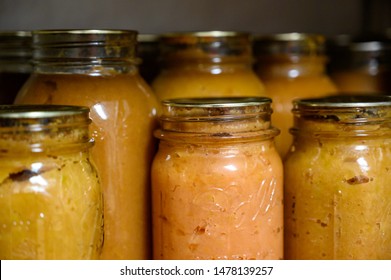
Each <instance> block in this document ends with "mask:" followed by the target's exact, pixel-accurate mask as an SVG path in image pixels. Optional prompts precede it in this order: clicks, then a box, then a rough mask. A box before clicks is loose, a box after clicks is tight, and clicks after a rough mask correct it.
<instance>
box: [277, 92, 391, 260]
mask: <svg viewBox="0 0 391 280" xmlns="http://www.w3.org/2000/svg"><path fill="white" fill-rule="evenodd" d="M293 113H294V115H295V125H294V127H293V128H292V133H293V135H294V143H293V147H292V149H291V151H290V153H289V154H288V155H287V158H286V160H285V162H284V170H285V172H284V182H285V186H284V187H285V189H284V190H285V194H284V203H285V215H284V217H285V240H284V245H285V258H287V259H390V258H391V250H390V247H391V208H390V201H389V199H388V198H389V197H391V186H390V182H391V172H390V170H391V97H388V96H370V95H362V96H353V95H352V96H345V95H341V96H334V97H328V98H319V99H301V100H296V101H295V103H294V108H293Z"/></svg>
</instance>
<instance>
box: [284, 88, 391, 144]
mask: <svg viewBox="0 0 391 280" xmlns="http://www.w3.org/2000/svg"><path fill="white" fill-rule="evenodd" d="M292 112H293V114H294V120H295V122H294V128H292V129H291V132H292V133H293V134H296V133H312V134H317V135H325V136H328V137H338V136H342V135H343V136H370V135H381V134H391V96H380V95H370V94H369V93H368V94H363V95H344V94H342V93H341V94H339V95H337V96H329V97H322V98H314V99H298V100H294V102H293V110H292Z"/></svg>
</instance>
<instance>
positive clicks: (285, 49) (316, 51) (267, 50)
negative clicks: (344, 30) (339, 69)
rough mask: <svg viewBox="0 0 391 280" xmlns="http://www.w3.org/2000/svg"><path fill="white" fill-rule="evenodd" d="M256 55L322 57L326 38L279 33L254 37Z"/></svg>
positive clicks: (314, 35) (296, 33) (319, 35)
mask: <svg viewBox="0 0 391 280" xmlns="http://www.w3.org/2000/svg"><path fill="white" fill-rule="evenodd" d="M253 48H254V54H255V55H257V56H261V55H276V54H289V55H322V54H323V53H324V50H325V37H324V36H323V35H321V34H307V33H298V32H292V33H277V34H269V35H254V37H253Z"/></svg>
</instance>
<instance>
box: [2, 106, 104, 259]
mask: <svg viewBox="0 0 391 280" xmlns="http://www.w3.org/2000/svg"><path fill="white" fill-rule="evenodd" d="M88 113H89V110H88V108H86V107H77V106H53V105H46V106H14V105H9V106H0V147H1V149H0V259H2V260H4V259H98V258H99V256H100V252H101V249H102V244H103V202H102V192H101V187H100V182H99V178H98V175H97V172H96V170H95V168H94V166H93V165H92V164H91V162H90V156H89V153H90V151H89V149H90V148H91V146H92V144H93V142H92V140H91V139H90V137H89V130H88V126H89V124H90V119H89V117H88Z"/></svg>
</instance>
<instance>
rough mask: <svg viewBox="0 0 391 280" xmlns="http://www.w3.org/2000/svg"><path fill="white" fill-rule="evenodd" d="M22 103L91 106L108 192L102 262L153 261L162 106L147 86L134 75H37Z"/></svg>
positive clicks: (97, 160) (97, 156) (96, 151)
mask: <svg viewBox="0 0 391 280" xmlns="http://www.w3.org/2000/svg"><path fill="white" fill-rule="evenodd" d="M16 103H19V104H69V105H73V104H77V105H80V104H82V105H85V106H88V107H90V109H91V113H90V117H91V118H92V120H93V123H92V124H91V132H92V134H93V137H94V139H95V141H96V144H95V147H94V148H93V149H92V158H93V160H94V162H95V163H96V166H97V168H98V171H99V174H100V176H101V181H102V186H103V187H104V219H105V240H104V247H103V254H102V258H108V259H145V258H148V257H149V256H150V255H149V252H150V239H149V238H150V228H149V219H148V216H149V210H148V208H149V205H150V204H149V200H148V198H149V195H148V193H149V188H148V187H147V186H149V166H150V165H149V164H150V160H151V158H152V156H153V153H154V144H153V142H152V137H151V135H152V130H153V129H154V128H155V122H154V118H155V114H156V106H157V103H156V100H155V99H154V97H153V96H152V93H151V92H150V89H149V87H148V86H147V85H146V84H145V82H144V81H143V80H142V79H141V78H139V76H137V75H133V74H116V75H112V76H110V75H109V76H88V75H74V74H73V75H66V74H65V75H50V74H33V75H32V76H31V78H30V79H29V81H28V83H27V85H26V86H25V87H24V88H23V89H22V91H21V92H20V93H19V95H18V97H17V99H16Z"/></svg>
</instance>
